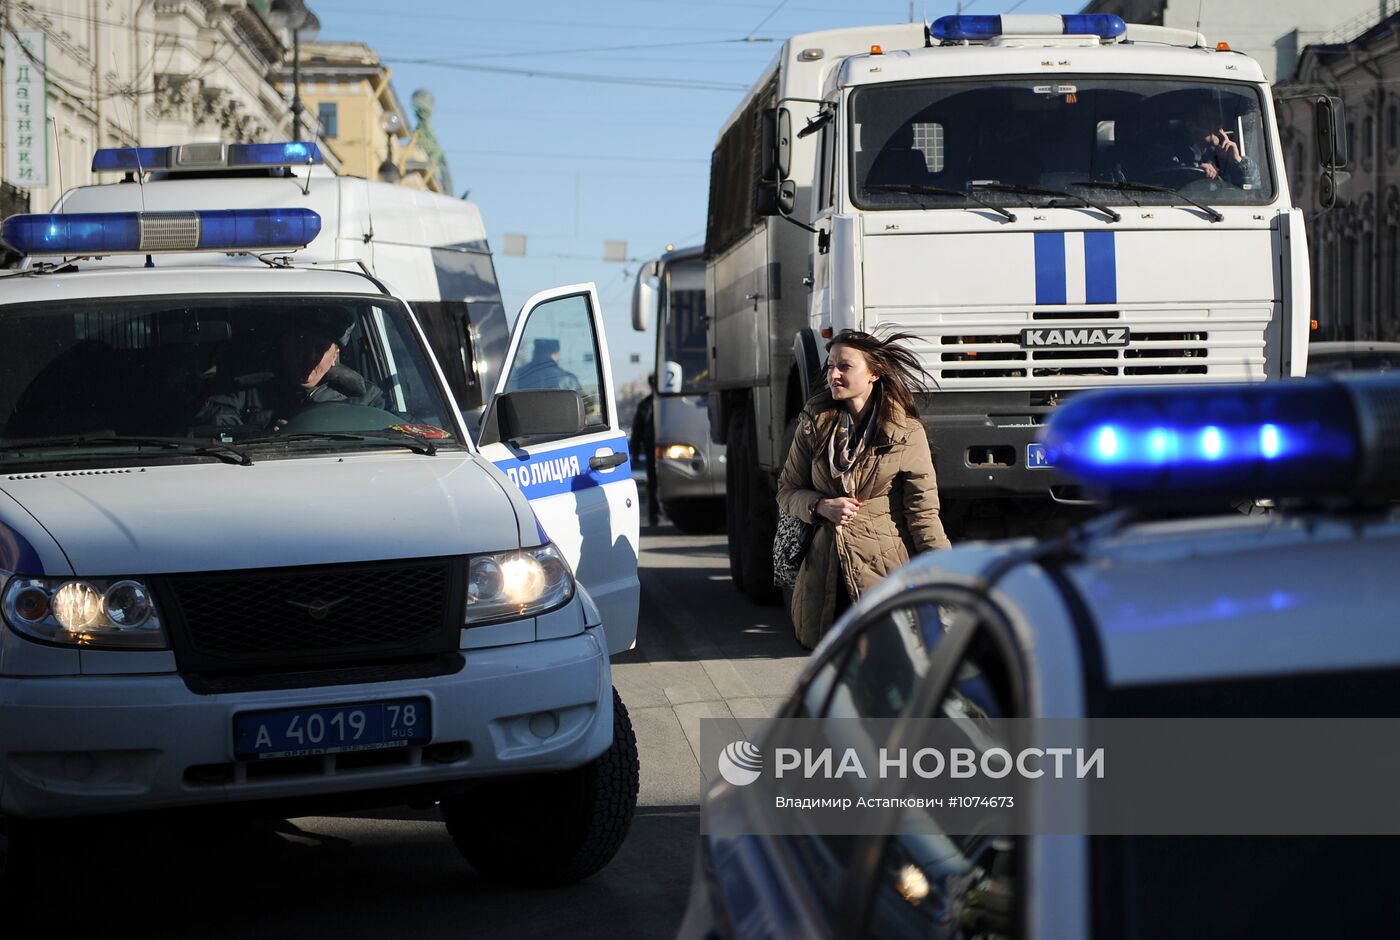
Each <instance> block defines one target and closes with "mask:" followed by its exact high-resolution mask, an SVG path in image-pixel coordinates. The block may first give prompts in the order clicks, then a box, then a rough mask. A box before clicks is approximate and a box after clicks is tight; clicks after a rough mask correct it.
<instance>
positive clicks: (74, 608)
mask: <svg viewBox="0 0 1400 940" xmlns="http://www.w3.org/2000/svg"><path fill="white" fill-rule="evenodd" d="M3 609H4V614H5V621H6V622H7V623H8V624H9V625H10V627H11V629H13V630H14V631H15V632H16V633H19V634H20V635H21V636H26V637H29V638H30V639H35V640H41V641H43V642H45V643H62V644H64V645H69V646H87V647H94V648H107V649H166V648H167V647H168V646H169V645H170V644H169V641H168V640H167V639H166V635H165V627H164V625H162V624H161V622H160V614H159V612H157V610H156V603H155V600H154V599H153V598H152V597H151V590H150V588H149V587H147V586H146V584H145V583H144V582H142V581H138V580H136V579H134V578H30V577H24V576H16V577H13V578H11V579H10V582H9V584H7V585H6V586H5V599H4V605H3Z"/></svg>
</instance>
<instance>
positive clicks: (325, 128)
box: [316, 101, 339, 137]
mask: <svg viewBox="0 0 1400 940" xmlns="http://www.w3.org/2000/svg"><path fill="white" fill-rule="evenodd" d="M316 120H318V121H320V122H321V136H322V137H335V136H337V131H338V130H339V129H338V128H337V127H336V123H337V122H336V114H335V102H334V101H322V102H321V103H320V104H318V105H316Z"/></svg>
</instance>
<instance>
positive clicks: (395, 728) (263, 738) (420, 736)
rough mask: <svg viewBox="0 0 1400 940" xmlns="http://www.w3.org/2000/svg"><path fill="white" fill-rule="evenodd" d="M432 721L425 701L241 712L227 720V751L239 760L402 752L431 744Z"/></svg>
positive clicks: (428, 702)
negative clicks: (230, 721)
mask: <svg viewBox="0 0 1400 940" xmlns="http://www.w3.org/2000/svg"><path fill="white" fill-rule="evenodd" d="M432 717H433V716H432V702H431V701H429V700H428V699H427V698H405V699H393V700H391V701H386V702H365V703H363V704H360V705H328V706H325V707H322V708H288V709H282V710H278V711H265V712H242V713H240V714H237V715H234V716H233V740H234V747H233V750H234V754H235V755H236V756H237V757H238V759H239V760H263V759H265V758H269V757H312V756H315V755H318V754H337V753H340V752H342V751H377V750H382V749H384V748H390V747H408V746H409V745H411V744H421V743H424V742H426V741H429V740H431V738H432V729H433V721H432Z"/></svg>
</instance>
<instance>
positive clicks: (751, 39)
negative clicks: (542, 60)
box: [415, 36, 777, 64]
mask: <svg viewBox="0 0 1400 940" xmlns="http://www.w3.org/2000/svg"><path fill="white" fill-rule="evenodd" d="M760 42H777V40H776V39H774V38H773V37H771V36H742V37H740V38H738V39H694V40H689V41H687V42H638V43H630V44H628V45H625V46H591V47H590V46H582V47H579V46H570V47H567V48H560V49H526V50H518V49H517V50H515V51H512V52H488V53H484V54H480V55H456V56H453V57H452V58H450V59H448V58H441V59H437V60H435V61H436V62H438V63H453V62H477V61H480V60H481V59H518V58H519V57H520V56H522V55H581V54H583V53H594V52H628V51H631V50H634V49H675V48H679V47H682V46H731V45H734V44H736V43H738V44H754V43H760ZM415 64H423V63H415Z"/></svg>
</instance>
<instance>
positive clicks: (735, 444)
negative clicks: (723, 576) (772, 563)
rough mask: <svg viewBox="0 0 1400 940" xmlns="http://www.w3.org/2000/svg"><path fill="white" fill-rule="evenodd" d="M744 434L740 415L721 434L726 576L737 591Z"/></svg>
mask: <svg viewBox="0 0 1400 940" xmlns="http://www.w3.org/2000/svg"><path fill="white" fill-rule="evenodd" d="M747 437H748V431H747V427H746V422H745V421H744V419H743V417H742V415H740V416H736V417H735V418H734V419H733V420H731V421H730V422H729V425H728V426H727V427H726V428H725V435H724V451H725V461H724V527H725V531H726V532H727V533H728V536H727V538H726V541H727V542H728V543H729V578H730V580H731V581H733V582H734V586H735V587H736V588H738V589H739V590H740V591H742V590H743V589H744V554H743V540H744V533H743V519H744V516H745V515H746V513H745V512H744V509H745V506H744V502H745V499H746V498H747V496H748V488H747V487H746V486H745V485H744V474H743V469H744V466H745V464H744V460H745V457H744V451H745V448H744V442H745V441H746V439H747Z"/></svg>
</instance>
